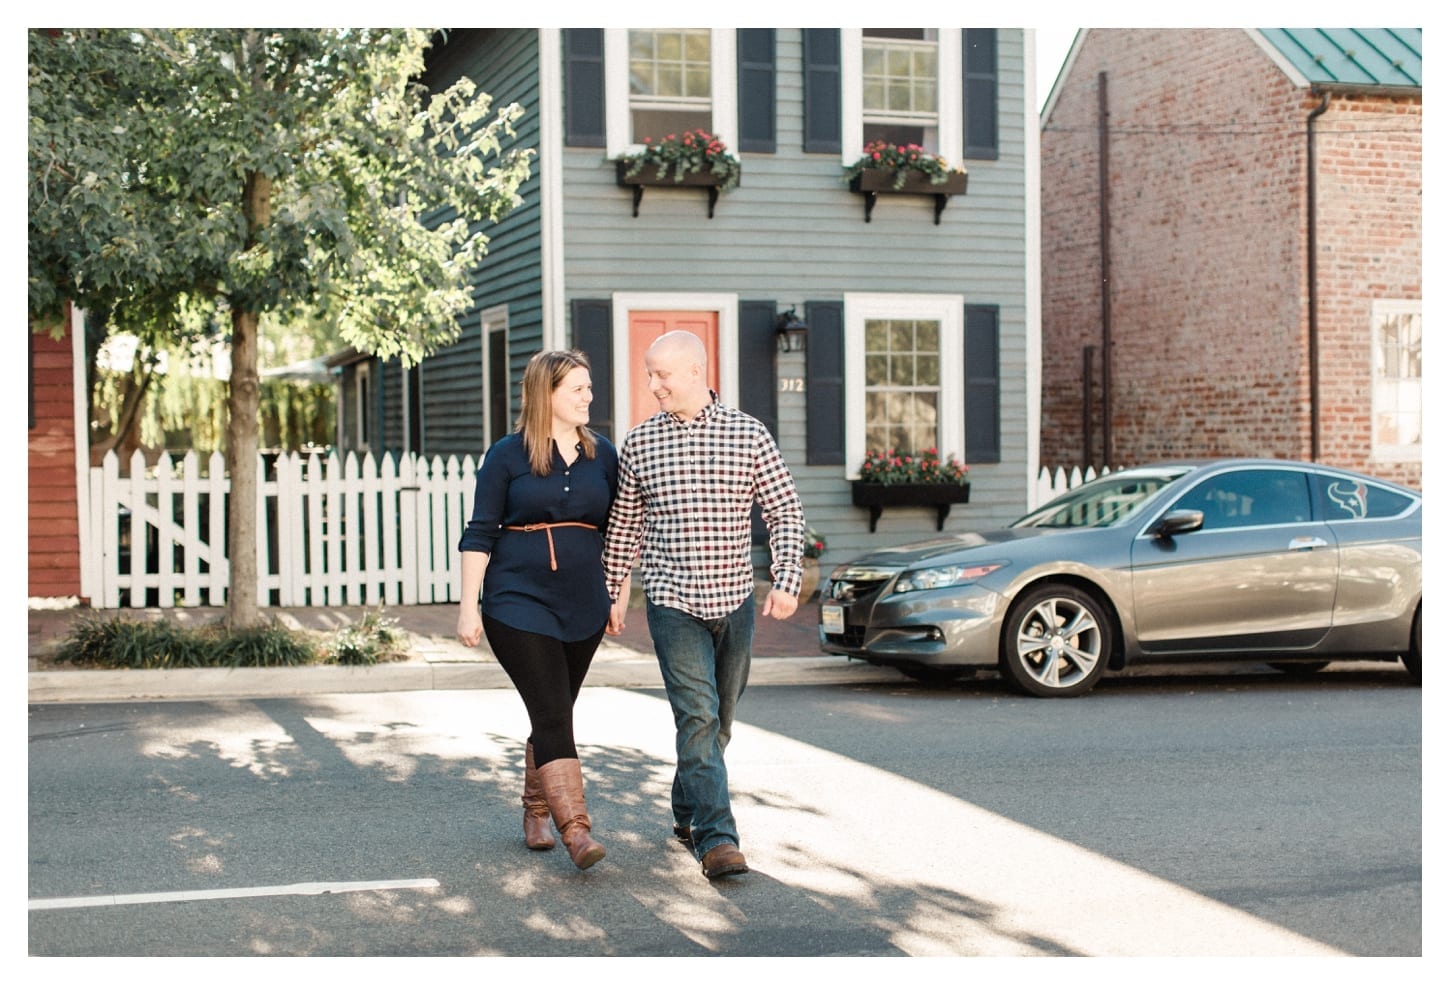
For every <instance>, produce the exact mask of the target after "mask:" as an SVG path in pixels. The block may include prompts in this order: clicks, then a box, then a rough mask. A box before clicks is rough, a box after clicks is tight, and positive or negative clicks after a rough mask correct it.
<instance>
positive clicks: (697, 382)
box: [644, 345, 704, 414]
mask: <svg viewBox="0 0 1450 985" xmlns="http://www.w3.org/2000/svg"><path fill="white" fill-rule="evenodd" d="M644 368H645V372H646V374H647V375H648V385H649V391H650V393H652V394H654V398H655V399H656V400H658V401H659V402H660V410H662V411H664V412H665V413H667V414H678V413H692V412H694V411H695V410H697V409H698V407H699V405H700V403H701V397H702V395H703V390H704V374H703V373H701V372H700V367H699V366H698V365H696V364H695V363H693V362H691V361H690V358H689V356H688V354H687V353H685V352H684V351H682V350H681V349H680V348H678V347H676V346H668V345H665V346H655V347H653V348H651V349H649V350H647V351H646V352H645V355H644Z"/></svg>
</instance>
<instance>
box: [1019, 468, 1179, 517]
mask: <svg viewBox="0 0 1450 985" xmlns="http://www.w3.org/2000/svg"><path fill="white" fill-rule="evenodd" d="M1187 471H1188V469H1187V468H1186V467H1185V468H1182V469H1176V470H1173V469H1158V470H1155V471H1152V472H1144V471H1133V472H1122V473H1116V474H1111V475H1105V476H1103V477H1102V478H1101V479H1094V480H1093V481H1092V482H1086V483H1083V484H1082V485H1081V486H1078V487H1077V488H1076V489H1073V490H1070V491H1069V492H1065V493H1063V494H1062V495H1061V496H1059V497H1057V498H1056V499H1054V500H1053V501H1052V502H1050V503H1048V504H1047V505H1045V506H1040V507H1038V508H1037V509H1035V510H1033V511H1032V512H1031V513H1028V514H1027V515H1026V516H1024V517H1022V518H1021V519H1020V520H1018V521H1016V522H1015V523H1013V524H1012V526H1014V527H1109V526H1112V525H1113V524H1115V523H1119V522H1121V521H1123V520H1126V519H1127V518H1128V517H1130V516H1132V515H1133V514H1134V513H1136V512H1138V510H1139V508H1140V507H1142V505H1143V504H1144V503H1146V502H1148V500H1150V499H1152V498H1153V496H1154V494H1155V493H1157V492H1158V490H1160V489H1162V488H1163V487H1164V486H1166V485H1168V483H1170V482H1172V481H1173V480H1174V479H1176V478H1178V477H1179V476H1181V475H1183V474H1184V473H1186V472H1187Z"/></svg>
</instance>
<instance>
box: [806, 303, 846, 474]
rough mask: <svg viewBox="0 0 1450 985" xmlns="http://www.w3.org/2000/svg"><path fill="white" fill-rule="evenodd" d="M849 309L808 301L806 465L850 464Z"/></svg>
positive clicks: (839, 304)
mask: <svg viewBox="0 0 1450 985" xmlns="http://www.w3.org/2000/svg"><path fill="white" fill-rule="evenodd" d="M845 320H846V306H845V305H844V304H843V303H841V302H840V301H807V302H806V324H807V325H809V326H810V327H809V328H808V329H807V330H806V464H807V465H844V464H846V329H845Z"/></svg>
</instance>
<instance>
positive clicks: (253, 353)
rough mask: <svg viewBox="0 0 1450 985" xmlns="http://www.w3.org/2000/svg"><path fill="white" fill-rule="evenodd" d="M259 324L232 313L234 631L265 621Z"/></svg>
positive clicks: (253, 317)
mask: <svg viewBox="0 0 1450 985" xmlns="http://www.w3.org/2000/svg"><path fill="white" fill-rule="evenodd" d="M257 323H258V316H257V314H256V312H252V311H233V312H232V376H231V386H230V388H229V392H228V394H227V472H228V473H230V475H231V480H232V482H231V486H232V488H231V497H230V502H229V503H228V507H227V546H228V552H227V553H228V558H229V561H230V569H229V574H230V587H229V588H228V590H227V623H228V624H229V625H230V626H232V628H234V629H240V628H243V627H246V626H255V625H257V624H258V623H260V622H261V621H262V615H261V612H260V611H259V610H258V608H257V405H258V403H259V399H260V387H259V386H258V381H257Z"/></svg>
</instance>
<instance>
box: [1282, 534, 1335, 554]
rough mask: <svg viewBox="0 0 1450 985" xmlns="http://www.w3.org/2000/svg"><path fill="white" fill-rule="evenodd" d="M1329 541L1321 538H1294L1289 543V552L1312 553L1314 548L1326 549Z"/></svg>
mask: <svg viewBox="0 0 1450 985" xmlns="http://www.w3.org/2000/svg"><path fill="white" fill-rule="evenodd" d="M1328 546H1329V541H1327V540H1325V539H1324V538H1323V537H1295V538H1294V539H1293V540H1291V541H1289V550H1291V551H1312V550H1313V549H1314V548H1316V547H1328Z"/></svg>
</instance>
